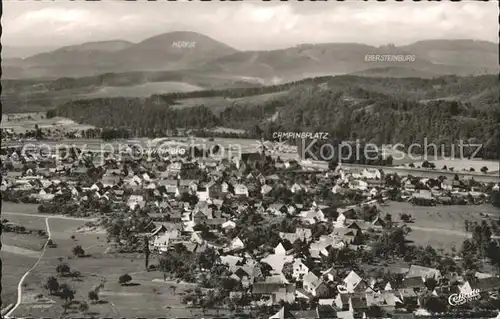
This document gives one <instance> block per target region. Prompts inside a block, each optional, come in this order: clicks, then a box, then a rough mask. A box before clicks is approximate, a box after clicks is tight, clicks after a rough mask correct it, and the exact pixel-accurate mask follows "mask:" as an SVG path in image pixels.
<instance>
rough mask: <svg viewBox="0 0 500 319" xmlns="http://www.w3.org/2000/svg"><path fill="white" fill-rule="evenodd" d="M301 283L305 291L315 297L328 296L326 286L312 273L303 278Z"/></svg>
mask: <svg viewBox="0 0 500 319" xmlns="http://www.w3.org/2000/svg"><path fill="white" fill-rule="evenodd" d="M302 283H303V285H302V286H303V288H304V289H305V291H307V292H308V293H310V294H311V295H313V296H315V297H324V296H326V295H327V294H328V286H327V285H326V284H325V283H324V282H323V281H322V280H321V279H320V278H318V277H317V276H316V275H315V274H314V273H312V272H309V273H307V274H306V275H305V276H304V278H303V280H302Z"/></svg>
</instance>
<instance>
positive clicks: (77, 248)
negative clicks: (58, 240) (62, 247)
mask: <svg viewBox="0 0 500 319" xmlns="http://www.w3.org/2000/svg"><path fill="white" fill-rule="evenodd" d="M73 254H74V255H75V256H77V257H82V256H84V255H85V250H83V248H82V246H80V245H76V246H75V247H73Z"/></svg>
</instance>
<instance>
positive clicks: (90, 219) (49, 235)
mask: <svg viewBox="0 0 500 319" xmlns="http://www.w3.org/2000/svg"><path fill="white" fill-rule="evenodd" d="M3 214H5V215H20V216H30V217H45V226H46V228H47V235H48V238H47V241H46V242H45V244H44V245H43V248H42V251H41V253H40V256H39V257H38V260H37V261H36V263H35V264H34V265H33V267H31V268H30V269H28V271H27V272H26V273H25V274H24V275H23V276H22V277H21V280H20V281H19V284H18V285H17V302H16V304H15V306H14V307H12V309H11V310H10V311H9V312H8V313H7V314H5V318H10V316H11V314H12V313H13V312H14V311H15V310H16V309H17V308H18V307H19V305H20V304H21V300H22V293H23V291H22V287H23V283H24V280H25V279H26V277H28V275H29V274H30V272H31V271H32V270H33V269H35V268H36V266H38V264H39V263H40V261H41V260H42V258H43V255H44V254H45V250H46V249H47V244H48V242H49V239H51V233H50V226H49V219H51V218H58V219H70V220H87V221H96V220H98V219H97V218H80V217H71V216H63V215H48V214H26V213H15V212H2V215H3Z"/></svg>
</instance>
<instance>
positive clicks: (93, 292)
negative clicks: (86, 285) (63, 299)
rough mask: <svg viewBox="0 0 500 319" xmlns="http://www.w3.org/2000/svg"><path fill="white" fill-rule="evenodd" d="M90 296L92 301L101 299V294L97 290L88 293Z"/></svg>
mask: <svg viewBox="0 0 500 319" xmlns="http://www.w3.org/2000/svg"><path fill="white" fill-rule="evenodd" d="M88 298H89V300H90V302H91V303H94V302H96V301H99V294H98V293H97V291H96V290H91V291H89V293H88Z"/></svg>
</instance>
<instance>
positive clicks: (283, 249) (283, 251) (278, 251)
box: [274, 240, 293, 255]
mask: <svg viewBox="0 0 500 319" xmlns="http://www.w3.org/2000/svg"><path fill="white" fill-rule="evenodd" d="M292 251H293V245H292V244H291V243H290V242H289V241H288V240H283V241H281V242H280V243H279V244H278V245H277V246H276V247H275V248H274V254H275V255H289V254H290V253H291V252H292Z"/></svg>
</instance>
